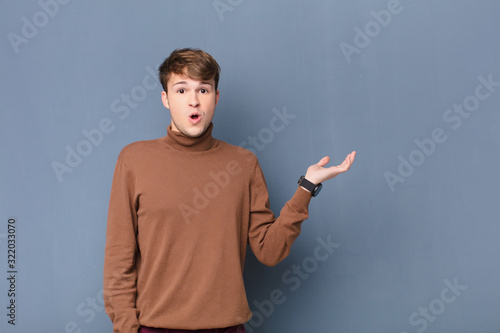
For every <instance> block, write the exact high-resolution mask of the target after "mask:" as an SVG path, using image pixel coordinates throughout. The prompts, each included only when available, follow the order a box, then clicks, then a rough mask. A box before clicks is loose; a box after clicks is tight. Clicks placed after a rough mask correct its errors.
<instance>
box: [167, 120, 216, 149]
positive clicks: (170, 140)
mask: <svg viewBox="0 0 500 333" xmlns="http://www.w3.org/2000/svg"><path fill="white" fill-rule="evenodd" d="M213 127H214V124H213V123H210V125H209V126H208V127H207V129H206V130H205V132H203V134H202V135H200V136H198V137H196V138H193V137H190V136H187V135H185V134H183V133H181V132H176V131H173V130H172V125H169V126H168V128H167V136H166V137H165V138H164V140H165V142H166V143H167V144H169V145H170V146H171V147H172V148H174V149H177V150H181V151H205V150H209V149H211V148H212V147H213V146H214V145H215V139H214V138H213V137H212V129H213Z"/></svg>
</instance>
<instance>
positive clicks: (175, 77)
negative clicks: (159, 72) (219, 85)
mask: <svg viewBox="0 0 500 333" xmlns="http://www.w3.org/2000/svg"><path fill="white" fill-rule="evenodd" d="M176 84H187V85H192V86H198V85H204V84H210V85H212V86H213V85H214V84H215V80H214V79H211V80H197V79H193V78H190V77H189V76H187V75H186V74H174V73H172V74H171V75H170V77H169V78H168V82H167V85H169V86H173V85H176Z"/></svg>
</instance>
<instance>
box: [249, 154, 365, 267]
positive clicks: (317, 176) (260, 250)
mask: <svg viewBox="0 0 500 333" xmlns="http://www.w3.org/2000/svg"><path fill="white" fill-rule="evenodd" d="M355 155H356V152H352V153H351V154H349V155H347V157H346V159H345V160H344V162H343V163H342V164H340V165H339V166H333V167H330V168H324V166H325V165H326V164H327V163H328V161H329V157H328V156H326V157H323V158H322V159H321V160H320V161H319V162H318V163H317V164H313V165H311V166H310V167H309V168H308V169H307V173H306V179H308V180H309V181H311V182H313V183H314V184H318V183H321V182H323V181H326V180H328V179H331V178H333V177H335V176H337V175H339V174H340V173H343V172H346V171H347V170H349V168H350V166H351V165H352V162H353V161H354V157H355ZM250 191H251V195H250V198H251V202H250V225H249V232H248V242H249V244H250V247H251V248H252V251H253V252H254V254H255V256H256V257H257V259H258V260H259V261H260V262H262V263H263V264H265V265H268V266H274V265H276V264H278V263H279V262H280V261H282V260H283V259H285V258H286V257H287V256H288V254H289V253H290V249H291V246H292V244H293V242H294V241H295V239H296V238H297V237H298V235H299V234H300V229H301V224H302V222H303V221H304V220H305V219H307V218H308V217H309V212H308V206H309V202H310V200H311V193H310V192H309V191H308V190H307V189H305V188H303V187H300V186H299V187H297V189H296V191H295V193H294V195H293V196H292V198H291V199H290V200H289V201H287V202H286V204H285V206H284V207H283V208H282V209H281V212H280V215H279V217H278V218H275V217H274V214H273V212H272V211H271V210H270V209H269V195H268V191H267V186H266V182H265V179H264V175H263V173H262V169H261V168H260V165H259V163H258V161H257V160H255V167H254V174H253V177H252V183H251V186H250Z"/></svg>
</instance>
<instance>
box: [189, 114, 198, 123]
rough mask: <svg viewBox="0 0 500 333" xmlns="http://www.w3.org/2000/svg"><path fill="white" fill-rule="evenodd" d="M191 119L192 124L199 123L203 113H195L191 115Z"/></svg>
mask: <svg viewBox="0 0 500 333" xmlns="http://www.w3.org/2000/svg"><path fill="white" fill-rule="evenodd" d="M189 120H190V121H191V123H192V124H197V123H198V122H199V121H200V120H201V115H199V114H196V113H193V114H192V115H190V116H189Z"/></svg>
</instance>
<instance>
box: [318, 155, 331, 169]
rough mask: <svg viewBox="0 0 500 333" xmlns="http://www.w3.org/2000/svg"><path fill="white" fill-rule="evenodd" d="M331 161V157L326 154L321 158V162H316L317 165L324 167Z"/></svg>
mask: <svg viewBox="0 0 500 333" xmlns="http://www.w3.org/2000/svg"><path fill="white" fill-rule="evenodd" d="M329 161H330V157H328V156H325V157H323V158H322V159H321V160H319V162H318V163H316V165H318V166H320V167H323V166H325V165H327V164H328V162H329Z"/></svg>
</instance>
